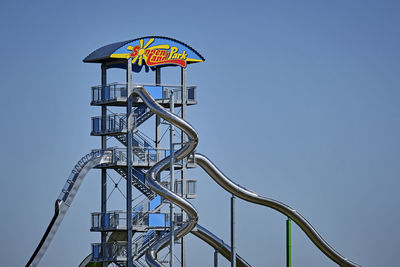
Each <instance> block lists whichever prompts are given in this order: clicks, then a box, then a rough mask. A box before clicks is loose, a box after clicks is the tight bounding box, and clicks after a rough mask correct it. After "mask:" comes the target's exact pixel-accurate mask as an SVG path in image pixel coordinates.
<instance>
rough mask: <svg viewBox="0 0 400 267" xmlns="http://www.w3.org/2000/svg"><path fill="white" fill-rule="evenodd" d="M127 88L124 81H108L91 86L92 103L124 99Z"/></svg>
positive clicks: (126, 94)
mask: <svg viewBox="0 0 400 267" xmlns="http://www.w3.org/2000/svg"><path fill="white" fill-rule="evenodd" d="M127 96H128V90H127V85H126V83H110V84H107V85H104V86H102V85H98V86H93V87H92V103H102V102H108V101H118V100H122V101H124V100H125V101H126V98H127Z"/></svg>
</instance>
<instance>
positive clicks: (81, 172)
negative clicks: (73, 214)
mask: <svg viewBox="0 0 400 267" xmlns="http://www.w3.org/2000/svg"><path fill="white" fill-rule="evenodd" d="M111 157H112V154H111V151H102V150H96V151H93V152H91V153H89V154H87V155H85V156H84V157H82V158H81V159H80V160H79V161H78V163H77V164H76V165H75V167H74V168H73V169H72V171H71V174H70V176H69V177H68V179H67V182H66V183H65V185H64V187H63V189H62V191H61V194H60V195H59V197H58V198H57V200H56V202H55V209H54V215H53V218H52V219H51V221H50V223H49V225H48V226H47V229H46V231H45V232H44V234H43V237H42V239H41V240H40V242H39V245H38V246H37V247H36V249H35V251H34V252H33V254H32V256H31V258H30V259H29V261H28V263H27V264H26V266H27V267H31V266H32V267H35V266H37V265H38V263H39V261H40V260H41V259H42V257H43V255H44V254H45V253H46V250H47V248H48V247H49V245H50V243H51V241H52V240H53V238H54V235H55V234H56V232H57V230H58V227H59V226H60V224H61V222H62V220H63V219H64V216H65V214H66V213H67V211H68V208H69V207H70V206H71V204H72V201H73V199H74V197H75V195H76V193H77V191H78V189H79V187H80V185H81V183H82V181H83V179H84V178H85V176H86V174H87V173H88V172H89V171H90V169H92V168H94V167H96V166H97V165H99V164H102V163H107V162H109V161H110V160H111Z"/></svg>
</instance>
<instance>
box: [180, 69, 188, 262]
mask: <svg viewBox="0 0 400 267" xmlns="http://www.w3.org/2000/svg"><path fill="white" fill-rule="evenodd" d="M181 90H182V91H181V95H182V106H181V115H182V119H184V120H185V121H186V120H187V111H186V110H187V90H186V69H185V68H181ZM185 142H186V135H185V132H184V131H181V143H182V144H183V143H185ZM186 165H187V158H184V159H183V160H182V171H181V187H182V197H184V198H186V195H187V185H186V173H187V169H186ZM181 212H182V221H183V222H184V221H186V213H185V212H184V211H183V210H181ZM185 239H186V238H185V237H182V238H181V267H186V243H185V242H186V240H185Z"/></svg>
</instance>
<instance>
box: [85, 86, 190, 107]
mask: <svg viewBox="0 0 400 267" xmlns="http://www.w3.org/2000/svg"><path fill="white" fill-rule="evenodd" d="M133 86H143V87H144V88H145V89H146V90H147V91H148V92H149V93H150V95H151V96H152V97H153V98H154V99H156V100H168V98H169V95H170V92H171V91H174V94H175V97H174V98H175V102H178V103H179V102H182V86H181V85H163V84H161V85H154V84H134V85H133ZM91 90H92V93H91V95H92V104H104V103H108V102H113V101H121V102H125V101H126V99H127V96H128V95H127V92H128V90H127V85H126V83H122V82H116V83H110V84H107V85H98V86H92V89H91ZM186 92H187V93H186V94H187V100H188V103H189V104H190V103H193V102H195V101H196V86H192V85H190V86H186Z"/></svg>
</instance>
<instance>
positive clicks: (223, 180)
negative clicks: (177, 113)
mask: <svg viewBox="0 0 400 267" xmlns="http://www.w3.org/2000/svg"><path fill="white" fill-rule="evenodd" d="M194 160H195V162H196V163H197V164H198V165H199V166H200V167H202V168H203V169H204V170H205V171H206V172H207V174H208V175H209V176H210V177H211V178H213V179H214V181H215V182H216V183H217V184H218V185H219V186H221V187H222V188H224V189H225V190H226V191H228V192H230V193H231V194H233V195H235V196H237V197H239V198H241V199H243V200H245V201H249V202H252V203H255V204H259V205H262V206H267V207H269V208H272V209H274V210H276V211H278V212H280V213H282V214H284V215H286V216H287V217H289V218H290V219H292V221H294V222H295V223H296V224H297V225H298V226H299V227H300V228H301V229H302V230H303V231H304V233H305V234H306V235H307V236H308V238H310V239H311V241H312V242H313V243H314V244H315V245H316V246H317V248H318V249H319V250H321V251H322V252H323V253H324V254H325V255H326V256H328V257H329V258H330V259H331V260H333V261H334V262H336V263H337V264H339V265H340V266H342V267H361V266H360V265H358V264H356V263H354V262H352V261H350V260H349V259H347V258H345V257H343V256H342V255H340V254H339V253H338V252H337V251H336V250H334V249H333V248H332V247H331V246H330V245H329V244H328V243H327V242H326V241H325V240H324V239H323V238H322V237H321V236H320V235H319V233H318V232H317V231H316V230H315V229H314V227H313V226H312V225H311V224H310V223H309V222H308V221H307V220H306V219H305V218H304V217H303V216H302V215H301V214H300V213H298V212H297V211H296V210H295V209H293V208H291V207H289V206H287V205H286V204H284V203H282V202H279V201H276V200H274V199H271V198H266V197H263V196H260V195H258V194H257V193H254V192H252V191H250V190H248V189H246V188H244V187H242V186H240V185H238V184H236V183H235V182H233V181H232V180H230V179H229V178H228V177H227V176H226V175H225V174H224V173H223V172H222V171H220V170H219V169H218V168H217V166H215V165H214V164H213V163H212V161H211V160H209V159H208V158H207V157H206V156H204V155H202V154H199V153H196V154H195V155H194Z"/></svg>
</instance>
